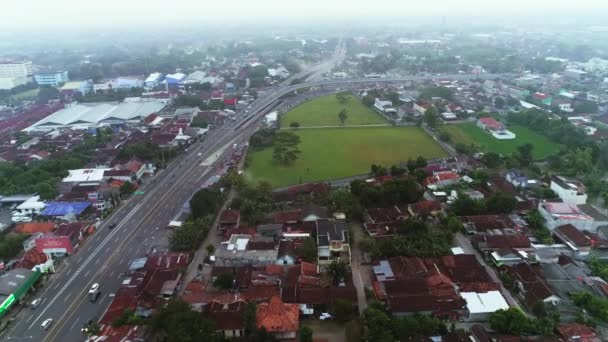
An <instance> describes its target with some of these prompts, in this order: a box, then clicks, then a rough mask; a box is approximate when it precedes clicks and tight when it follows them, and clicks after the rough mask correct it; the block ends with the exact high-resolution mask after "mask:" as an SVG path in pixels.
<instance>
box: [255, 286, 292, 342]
mask: <svg viewBox="0 0 608 342" xmlns="http://www.w3.org/2000/svg"><path fill="white" fill-rule="evenodd" d="M255 317H256V324H257V327H258V328H260V329H261V328H264V329H265V330H266V331H267V332H269V333H271V334H272V335H274V336H275V337H276V338H277V339H279V340H284V339H295V338H296V336H297V333H298V329H299V327H300V310H299V308H298V304H288V303H283V301H282V300H281V298H280V297H278V296H275V297H272V298H271V299H270V301H269V302H268V303H260V304H258V306H257V309H256V315H255Z"/></svg>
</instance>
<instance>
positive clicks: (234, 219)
mask: <svg viewBox="0 0 608 342" xmlns="http://www.w3.org/2000/svg"><path fill="white" fill-rule="evenodd" d="M240 223H241V212H240V211H238V210H236V209H225V210H223V211H222V213H221V214H220V219H219V223H218V229H219V230H226V229H230V228H234V227H238V226H239V224H240Z"/></svg>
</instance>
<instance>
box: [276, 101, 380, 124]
mask: <svg viewBox="0 0 608 342" xmlns="http://www.w3.org/2000/svg"><path fill="white" fill-rule="evenodd" d="M347 98H348V99H349V100H348V102H347V103H346V104H345V105H342V104H340V103H339V102H338V100H337V99H336V96H335V95H328V96H323V97H318V98H315V99H313V100H310V101H308V102H304V103H302V104H301V105H299V106H297V107H295V108H294V109H292V110H291V111H289V112H287V113H285V114H284V115H281V127H289V124H290V123H292V122H298V123H299V124H300V127H316V126H338V125H341V122H340V119H339V118H338V113H339V112H340V111H341V110H342V109H346V112H347V119H346V122H345V123H344V124H345V125H369V124H386V123H387V122H386V120H384V118H382V117H381V116H380V115H379V114H378V113H376V112H374V110H373V109H371V108H369V107H366V106H365V105H363V103H361V101H360V100H359V99H358V98H356V97H354V96H352V95H349V96H347Z"/></svg>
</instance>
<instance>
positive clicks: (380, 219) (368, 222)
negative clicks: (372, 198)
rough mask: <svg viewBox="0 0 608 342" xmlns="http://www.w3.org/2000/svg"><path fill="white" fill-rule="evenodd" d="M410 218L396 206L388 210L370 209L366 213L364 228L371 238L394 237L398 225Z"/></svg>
mask: <svg viewBox="0 0 608 342" xmlns="http://www.w3.org/2000/svg"><path fill="white" fill-rule="evenodd" d="M407 216H409V215H408V213H407V212H402V211H401V209H399V208H398V207H397V206H396V205H395V206H392V207H388V208H370V209H367V210H366V212H365V222H364V223H363V227H364V228H365V230H366V231H367V233H368V234H369V235H370V236H387V235H392V234H393V233H394V232H395V230H396V228H397V226H398V224H399V223H400V222H401V221H403V220H405V218H406V217H407Z"/></svg>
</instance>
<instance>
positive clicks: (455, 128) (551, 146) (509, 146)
mask: <svg viewBox="0 0 608 342" xmlns="http://www.w3.org/2000/svg"><path fill="white" fill-rule="evenodd" d="M441 129H442V130H443V131H445V132H448V134H449V135H450V137H451V138H452V144H457V143H463V144H465V145H471V144H474V145H476V146H478V147H479V148H480V149H481V150H482V151H485V152H496V153H501V154H503V155H509V154H511V153H513V152H516V151H517V146H520V145H525V144H528V143H530V144H532V145H534V149H533V150H532V154H533V156H534V158H535V159H537V160H540V159H545V158H547V157H548V156H550V155H552V154H554V153H556V152H557V151H558V150H559V147H560V146H559V145H558V144H555V143H553V142H551V141H549V139H547V138H546V137H544V136H542V135H540V134H537V133H535V132H533V131H531V130H529V129H528V128H526V127H523V126H518V125H508V127H507V129H508V130H509V131H511V132H513V133H515V135H516V138H515V139H512V140H499V139H496V138H494V137H493V136H492V135H491V134H489V133H487V132H485V131H484V130H482V129H481V128H479V127H477V125H475V124H473V123H466V124H459V125H444V126H443V127H442V128H441Z"/></svg>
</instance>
